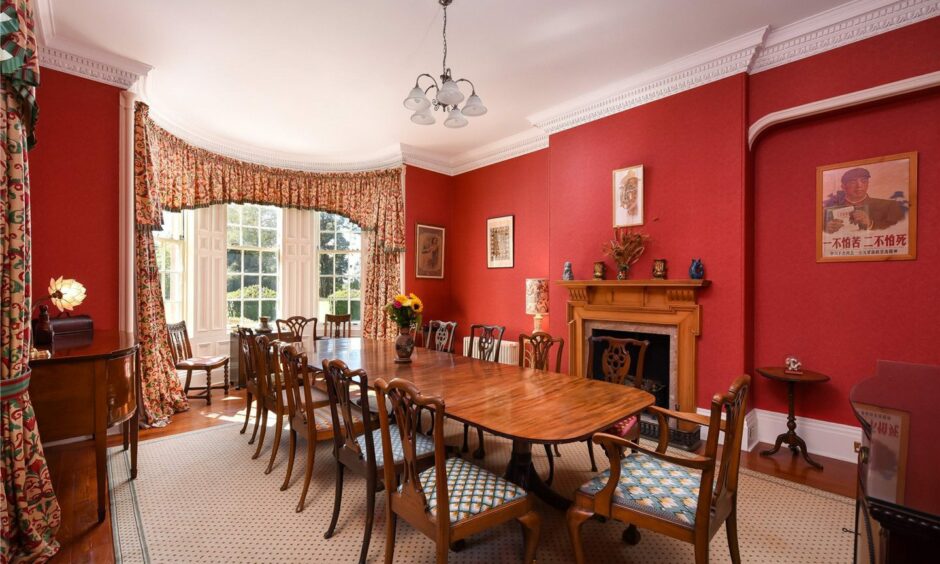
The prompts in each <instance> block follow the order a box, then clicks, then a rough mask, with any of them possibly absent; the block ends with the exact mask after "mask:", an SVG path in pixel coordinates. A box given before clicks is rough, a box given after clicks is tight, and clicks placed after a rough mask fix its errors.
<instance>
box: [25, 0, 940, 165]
mask: <svg viewBox="0 0 940 564" xmlns="http://www.w3.org/2000/svg"><path fill="white" fill-rule="evenodd" d="M36 8H37V13H36V18H37V21H38V27H39V39H40V64H41V65H42V66H45V67H48V68H52V69H55V70H59V71H63V72H66V73H69V74H74V75H77V76H80V77H83V78H87V79H90V80H95V81H98V82H103V83H105V84H111V85H113V86H117V87H119V88H125V89H133V90H135V91H137V92H140V93H141V94H142V97H143V98H144V99H145V100H146V99H147V96H146V75H147V73H148V72H149V71H150V70H151V68H152V67H151V66H150V65H147V64H144V63H141V62H139V61H134V60H132V59H127V58H125V57H121V56H119V55H115V54H113V53H109V52H105V51H102V50H100V49H94V48H89V47H87V46H84V45H78V44H76V43H73V42H70V41H67V40H65V39H63V38H60V37H56V34H55V19H54V14H53V12H52V5H51V3H50V0H37V2H36ZM938 15H940V0H898V1H892V0H857V1H855V2H850V3H848V4H844V5H842V6H839V7H837V8H834V9H832V10H828V11H825V12H822V13H820V14H816V15H815V16H812V17H809V18H806V19H804V20H801V21H799V22H795V23H793V24H789V25H786V26H783V27H780V28H778V29H775V30H769V29H768V28H767V27H764V28H760V29H757V30H754V31H752V32H750V33H747V34H744V35H742V36H739V37H737V38H734V39H731V40H729V41H726V42H724V43H721V44H718V45H715V46H713V47H710V48H708V49H704V50H702V51H699V52H697V53H693V54H692V55H688V56H686V57H682V58H680V59H677V60H675V61H673V62H672V63H670V64H667V65H663V66H661V67H658V68H656V69H652V70H650V71H647V72H644V73H642V74H640V75H638V76H635V77H632V78H631V79H630V80H627V81H621V82H620V83H619V86H617V85H615V86H614V88H615V89H614V90H613V91H611V87H608V88H607V89H606V92H598V93H595V95H594V96H590V95H589V96H586V97H582V98H580V99H578V100H577V101H574V102H572V103H570V104H565V105H561V106H557V107H555V108H552V109H549V110H546V111H544V112H539V113H537V114H534V115H532V116H530V117H529V118H528V119H529V122H530V123H531V124H532V125H533V128H531V129H530V130H528V131H524V132H521V133H519V134H516V135H512V136H510V137H507V138H504V139H500V140H498V141H495V142H493V143H489V144H487V145H485V146H482V147H478V148H476V149H473V150H470V151H467V152H465V153H462V154H460V155H458V156H456V157H453V158H446V157H442V156H440V155H438V154H435V153H434V152H433V151H428V150H426V149H421V148H417V147H412V146H407V145H401V146H395V147H388V148H386V149H384V150H382V151H379V152H378V153H377V154H376V155H372V156H370V157H367V158H362V157H361V156H357V157H355V158H354V157H348V156H342V157H338V156H310V155H285V154H283V153H278V152H276V151H266V150H264V149H259V148H257V147H250V146H245V145H240V144H239V143H237V142H233V141H231V140H229V139H222V138H219V137H218V136H215V135H213V134H211V133H209V132H205V131H195V130H194V129H193V128H191V127H183V126H181V125H180V124H179V123H178V121H176V120H174V119H173V118H172V117H171V116H168V115H166V114H164V113H161V112H160V111H159V108H155V107H152V108H151V114H152V115H153V117H154V119H155V121H157V123H159V124H160V125H162V126H164V127H165V128H166V129H167V130H168V131H171V132H172V133H174V134H175V135H178V136H180V137H181V138H183V139H185V140H187V141H189V142H191V143H193V144H194V145H197V146H200V147H203V148H205V149H208V150H211V151H214V152H217V153H220V154H223V155H227V156H230V157H234V158H238V159H242V160H246V161H250V162H255V163H259V164H266V165H270V166H277V167H284V168H293V169H298V170H311V171H337V170H347V171H359V170H371V169H379V168H387V167H393V166H398V165H400V164H401V163H403V162H404V163H405V164H410V165H413V166H417V167H421V168H426V169H428V170H432V171H434V172H439V173H441V174H446V175H449V176H454V175H457V174H462V173H464V172H468V171H471V170H474V169H477V168H482V167H484V166H488V165H491V164H494V163H497V162H500V161H504V160H508V159H511V158H514V157H518V156H521V155H525V154H527V153H531V152H534V151H538V150H540V149H544V148H546V147H548V145H549V135H551V134H554V133H558V132H560V131H564V130H566V129H570V128H572V127H576V126H578V125H582V124H584V123H588V122H591V121H594V120H597V119H601V118H603V117H606V116H609V115H611V114H614V113H618V112H622V111H624V110H627V109H630V108H634V107H637V106H640V105H643V104H648V103H650V102H653V101H655V100H659V99H662V98H665V97H667V96H672V95H673V94H678V93H680V92H683V91H686V90H690V89H692V88H696V87H698V86H702V85H704V84H708V83H710V82H714V81H717V80H721V79H722V78H725V77H728V76H732V75H735V74H738V73H741V72H748V73H756V72H761V71H764V70H768V69H771V68H774V67H776V66H780V65H783V64H787V63H790V62H793V61H797V60H799V59H803V58H806V57H810V56H813V55H817V54H819V53H822V52H824V51H828V50H831V49H835V48H837V47H841V46H843V45H847V44H850V43H854V42H856V41H860V40H862V39H866V38H868V37H872V36H874V35H878V34H881V33H885V32H888V31H892V30H894V29H898V28H901V27H904V26H907V25H910V24H913V23H916V22H919V21H923V20H926V19H929V18H932V17H935V16H938ZM142 79H143V80H142Z"/></svg>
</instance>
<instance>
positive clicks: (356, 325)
mask: <svg viewBox="0 0 940 564" xmlns="http://www.w3.org/2000/svg"><path fill="white" fill-rule="evenodd" d="M322 215H341V214H333V213H330V212H326V211H314V212H313V213H312V216H313V217H312V218H311V221H313V224H314V227H313V241H311V243H312V245H313V248H314V250H315V253H314V254H315V257H314V260H313V263H314V272H315V276H314V280H315V283H314V300H315V303H316V308H317V317H318V318H319V319H320V321H321V324H322V321H323V319H325V316H326V314H328V313H330V312H329V310H328V309H324V308H321V307H320V306H321V301H323V302H326V298H321V297H320V278H321V276H330V277H332V278H333V280H334V283H335V280H336V275H335V274H333V273H330V274H322V273H321V272H320V254H321V253H324V252H326V253H343V254H358V255H359V299H358V301H359V319H358V320H353V322H352V333H353V335H354V336H359V335H361V334H362V316H363V313H364V311H363V291H364V286H365V269H366V264H365V252H364V251H365V244H366V240H365V239H366V236H365V233H363V232H362V227H361V226H360V230H359V248H358V249H356V250H348V251H347V250H333V249H321V248H320V233H321V230H320V219H321V216H322ZM357 225H358V224H357ZM334 288H335V286H334ZM327 303H328V302H327ZM347 303H349V302H348V298H347ZM349 313H352V308H351V307H350V308H349Z"/></svg>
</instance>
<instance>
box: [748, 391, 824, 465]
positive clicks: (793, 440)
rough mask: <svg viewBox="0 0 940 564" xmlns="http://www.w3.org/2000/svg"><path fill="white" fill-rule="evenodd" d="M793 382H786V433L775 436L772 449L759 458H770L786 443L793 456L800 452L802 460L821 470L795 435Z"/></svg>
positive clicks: (801, 440)
mask: <svg viewBox="0 0 940 564" xmlns="http://www.w3.org/2000/svg"><path fill="white" fill-rule="evenodd" d="M795 385H796V384H795V383H794V382H787V404H788V407H787V432H786V433H781V434H780V435H778V436H777V440H776V441H774V446H773V448H771V449H769V450H765V451H762V452H761V456H772V455H774V454H776V453H777V451H778V450H780V445H781V444H783V443H786V444H787V445H788V446H789V447H790V451H791V452H792V453H793V454H797V453H799V452H800V451H802V454H803V460H805V461H806V462H807V463H808V464H809V465H810V466H812V467H814V468H818V469H820V470H822V469H823V467H822V464H820V463H818V462H816V461H815V460H813V459H811V458H810V457H809V453H808V452H807V451H806V443H805V442H804V441H803V439H801V438H800V436H799V435H797V434H796V415H795V414H794V405H793V395H794V387H795Z"/></svg>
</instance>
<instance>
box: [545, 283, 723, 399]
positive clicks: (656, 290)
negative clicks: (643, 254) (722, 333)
mask: <svg viewBox="0 0 940 564" xmlns="http://www.w3.org/2000/svg"><path fill="white" fill-rule="evenodd" d="M556 283H557V284H558V285H560V286H562V287H564V288H566V289H567V290H568V295H569V298H568V307H567V310H568V311H567V320H568V339H569V342H570V343H571V353H570V354H569V356H568V371H569V373H570V374H577V375H580V376H585V372H586V366H587V357H586V355H587V352H588V347H587V339H588V337H590V334H589V333H587V332H586V330H585V325H586V324H589V323H591V322H601V323H627V324H638V325H661V326H671V327H675V328H676V347H677V350H676V380H677V386H678V389H677V390H676V401H677V405H673V406H670V407H671V408H678V409H679V410H681V411H688V412H694V411H695V405H696V403H695V384H696V338H697V337H698V336H699V335H700V334H701V332H702V306H701V305H699V303H698V296H699V292H700V291H701V290H702V289H704V288H707V287H708V286H709V285H710V284H711V283H710V281H708V280H559V281H557V282H556Z"/></svg>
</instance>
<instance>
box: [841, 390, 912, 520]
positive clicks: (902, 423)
mask: <svg viewBox="0 0 940 564" xmlns="http://www.w3.org/2000/svg"><path fill="white" fill-rule="evenodd" d="M854 407H855V409H856V411H858V414H859V415H861V416H862V417H863V418H864V419H865V421H867V422H868V424H869V425H870V426H871V444H869V445H868V467H869V468H878V470H879V471H878V472H869V473H868V478H867V480H866V489H867V490H868V491H867V492H866V493H867V494H868V495H870V496H873V497H877V498H878V499H883V500H885V501H890V502H892V503H898V504H901V503H904V484H905V477H906V475H907V448H908V435H909V434H910V414H908V413H907V412H906V411H900V410H897V409H889V408H886V407H881V406H877V405H868V404H864V403H856V404H854Z"/></svg>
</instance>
